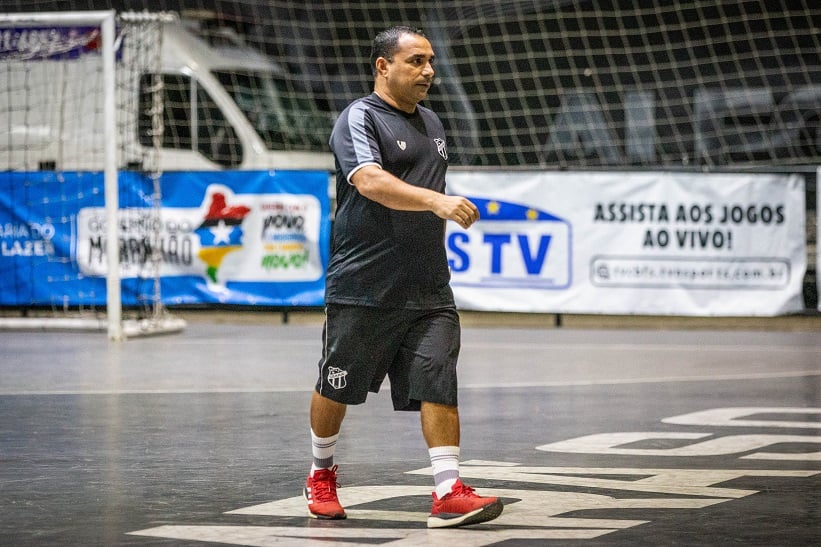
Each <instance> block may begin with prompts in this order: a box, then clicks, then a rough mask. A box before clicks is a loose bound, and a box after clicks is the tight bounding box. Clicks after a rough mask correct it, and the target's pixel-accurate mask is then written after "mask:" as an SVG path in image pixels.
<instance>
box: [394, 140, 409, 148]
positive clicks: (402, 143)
mask: <svg viewBox="0 0 821 547" xmlns="http://www.w3.org/2000/svg"><path fill="white" fill-rule="evenodd" d="M396 146H398V147H399V150H404V149H405V148H407V147H408V143H406V142H405V141H396Z"/></svg>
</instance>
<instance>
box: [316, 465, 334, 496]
mask: <svg viewBox="0 0 821 547" xmlns="http://www.w3.org/2000/svg"><path fill="white" fill-rule="evenodd" d="M336 468H337V466H333V467H332V468H330V469H329V470H328V472H327V474H326V477H325V478H322V479H317V478H316V477H315V478H314V480H313V481H312V484H311V495H312V496H313V498H314V500H316V501H318V502H320V503H321V502H326V501H336V489H337V488H339V482H338V481H337V478H336Z"/></svg>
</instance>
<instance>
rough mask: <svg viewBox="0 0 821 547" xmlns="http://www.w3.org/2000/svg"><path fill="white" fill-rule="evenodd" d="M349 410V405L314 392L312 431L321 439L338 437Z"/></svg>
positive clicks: (312, 400)
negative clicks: (346, 412)
mask: <svg viewBox="0 0 821 547" xmlns="http://www.w3.org/2000/svg"><path fill="white" fill-rule="evenodd" d="M347 409H348V406H347V405H345V404H343V403H337V402H336V401H333V400H331V399H328V398H327V397H323V396H322V395H320V394H319V393H317V392H316V390H314V394H313V397H311V429H313V430H314V433H316V434H317V435H318V436H319V437H332V436H334V435H338V434H339V429H340V428H341V427H342V420H344V419H345V411H346V410H347Z"/></svg>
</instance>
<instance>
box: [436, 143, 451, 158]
mask: <svg viewBox="0 0 821 547" xmlns="http://www.w3.org/2000/svg"><path fill="white" fill-rule="evenodd" d="M433 142H435V143H436V150H438V151H439V155H440V156H442V157H443V158H445V159H448V151H447V149H446V148H445V139H433Z"/></svg>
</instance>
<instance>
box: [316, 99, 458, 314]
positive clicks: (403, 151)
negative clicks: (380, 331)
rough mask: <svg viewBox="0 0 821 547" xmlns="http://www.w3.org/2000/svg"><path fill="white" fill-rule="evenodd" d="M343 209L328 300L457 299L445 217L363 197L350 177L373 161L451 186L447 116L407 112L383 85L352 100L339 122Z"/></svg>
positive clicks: (423, 303)
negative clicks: (382, 93) (383, 94)
mask: <svg viewBox="0 0 821 547" xmlns="http://www.w3.org/2000/svg"><path fill="white" fill-rule="evenodd" d="M330 146H331V150H332V151H333V153H334V157H335V160H336V198H337V212H336V218H335V221H334V226H333V233H332V238H331V257H330V263H329V265H328V275H327V285H326V290H325V301H326V302H328V303H336V304H355V305H364V306H378V307H386V308H407V309H428V308H439V307H443V306H451V305H453V293H452V292H451V289H450V286H449V282H450V270H449V269H448V263H447V254H446V252H445V245H444V237H445V221H444V220H442V219H441V218H439V217H437V216H436V215H434V214H433V213H431V212H415V211H397V210H394V209H389V208H388V207H385V206H383V205H380V204H379V203H377V202H375V201H372V200H370V199H368V198H365V197H363V196H362V195H361V194H359V192H358V191H357V189H356V187H355V186H354V185H353V184H351V183H350V182H349V180H350V177H351V175H352V174H353V173H354V172H356V170H357V169H359V168H361V167H363V166H365V165H378V166H380V167H381V168H382V169H385V170H386V171H388V172H389V173H391V174H393V175H395V176H397V177H398V178H400V179H402V180H403V181H405V182H407V183H409V184H413V185H416V186H421V187H424V188H429V189H431V190H435V191H437V192H444V191H445V173H446V171H447V166H448V162H447V149H446V147H445V130H444V127H443V126H442V122H441V121H440V120H439V118H438V117H437V116H436V114H434V113H433V112H432V111H431V110H429V109H427V108H425V107H422V106H421V105H420V106H417V108H416V112H414V113H413V114H407V113H405V112H402V111H400V110H397V109H395V108H393V107H392V106H390V105H389V104H387V103H386V102H385V101H383V100H382V99H381V98H380V97H379V96H378V95H377V94H376V93H372V94H371V95H369V96H367V97H364V98H361V99H358V100H356V101H354V102H353V103H351V104H350V105H349V106H348V107H347V108H346V109H345V110H344V111H343V112H342V113H341V114H340V116H339V118H338V119H337V121H336V124H334V129H333V132H332V133H331V140H330Z"/></svg>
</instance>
